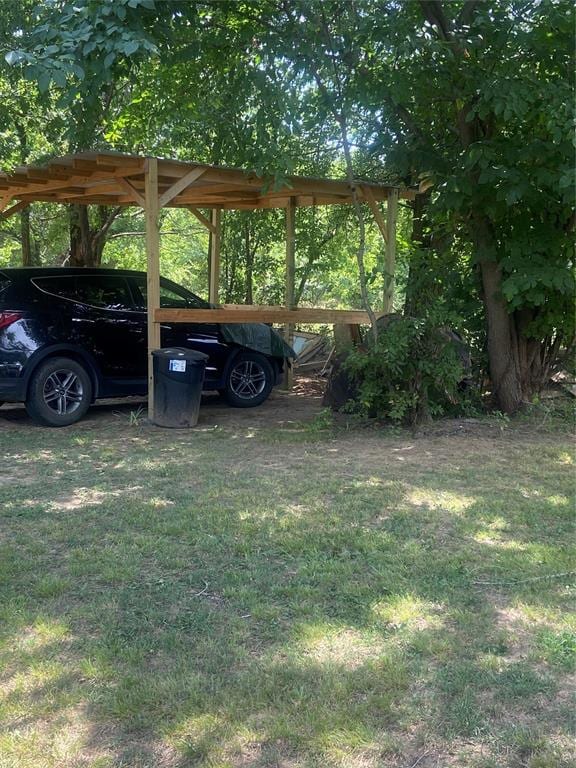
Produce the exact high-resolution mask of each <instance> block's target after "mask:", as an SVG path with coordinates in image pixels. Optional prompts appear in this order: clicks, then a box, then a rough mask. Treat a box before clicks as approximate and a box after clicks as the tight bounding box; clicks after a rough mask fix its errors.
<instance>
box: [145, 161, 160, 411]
mask: <svg viewBox="0 0 576 768" xmlns="http://www.w3.org/2000/svg"><path fill="white" fill-rule="evenodd" d="M144 178H145V191H146V200H145V203H146V207H145V209H144V211H145V218H146V262H147V294H146V303H147V310H148V418H149V419H150V420H151V421H152V420H153V419H154V377H153V375H152V374H153V368H152V350H154V349H158V348H159V347H160V346H161V340H160V326H159V325H158V323H157V322H156V320H155V313H156V312H158V311H159V309H160V226H159V216H158V214H159V205H158V160H157V159H156V158H155V157H150V158H148V162H147V163H146V171H145V177H144Z"/></svg>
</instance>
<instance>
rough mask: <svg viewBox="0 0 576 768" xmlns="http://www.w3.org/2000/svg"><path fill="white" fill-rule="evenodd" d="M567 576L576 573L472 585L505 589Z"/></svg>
mask: <svg viewBox="0 0 576 768" xmlns="http://www.w3.org/2000/svg"><path fill="white" fill-rule="evenodd" d="M566 576H576V571H566V573H549V574H547V575H546V576H532V577H531V578H529V579H518V580H517V581H473V582H472V584H480V585H482V586H490V587H504V586H510V585H513V584H528V583H529V582H532V581H545V580H547V579H563V578H564V577H566Z"/></svg>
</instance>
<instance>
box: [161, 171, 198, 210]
mask: <svg viewBox="0 0 576 768" xmlns="http://www.w3.org/2000/svg"><path fill="white" fill-rule="evenodd" d="M204 173H206V168H193V169H192V170H191V171H188V173H187V174H185V175H184V176H182V178H181V179H178V181H176V182H175V183H174V184H172V186H171V187H169V188H168V189H167V190H166V192H164V193H163V194H162V195H161V196H160V200H159V205H160V208H164V206H165V205H168V203H169V202H170V200H172V199H173V198H174V197H176V196H177V195H179V194H180V192H183V191H184V190H185V189H186V187H189V186H190V184H192V183H193V182H194V181H196V179H199V178H200V176H202V175H203V174H204Z"/></svg>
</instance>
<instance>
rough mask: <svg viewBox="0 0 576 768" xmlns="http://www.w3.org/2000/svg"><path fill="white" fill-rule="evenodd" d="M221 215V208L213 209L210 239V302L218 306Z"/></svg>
mask: <svg viewBox="0 0 576 768" xmlns="http://www.w3.org/2000/svg"><path fill="white" fill-rule="evenodd" d="M221 215H222V212H221V211H220V208H212V222H211V224H212V227H213V230H211V237H210V270H209V273H210V274H209V286H208V300H209V301H210V302H211V303H212V304H218V293H219V289H220V236H221Z"/></svg>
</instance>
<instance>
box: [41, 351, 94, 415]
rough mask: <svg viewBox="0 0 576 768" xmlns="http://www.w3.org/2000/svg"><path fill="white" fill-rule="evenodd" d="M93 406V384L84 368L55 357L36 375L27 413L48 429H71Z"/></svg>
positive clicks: (66, 359)
mask: <svg viewBox="0 0 576 768" xmlns="http://www.w3.org/2000/svg"><path fill="white" fill-rule="evenodd" d="M91 402H92V382H91V380H90V376H89V375H88V372H87V371H86V369H85V368H84V366H82V365H81V364H80V363H78V362H76V360H71V359H70V358H68V357H53V358H50V359H49V360H46V362H44V363H41V364H40V365H39V366H38V368H37V369H36V370H35V371H34V373H33V374H32V379H31V381H30V386H29V388H28V398H27V399H26V410H27V411H28V415H29V416H30V418H31V419H32V420H33V421H35V422H36V423H38V424H42V425H43V426H45V427H67V426H69V425H70V424H74V423H75V422H77V421H79V420H80V419H81V418H82V417H83V416H84V415H85V413H86V411H87V410H88V408H89V406H90V403H91Z"/></svg>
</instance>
